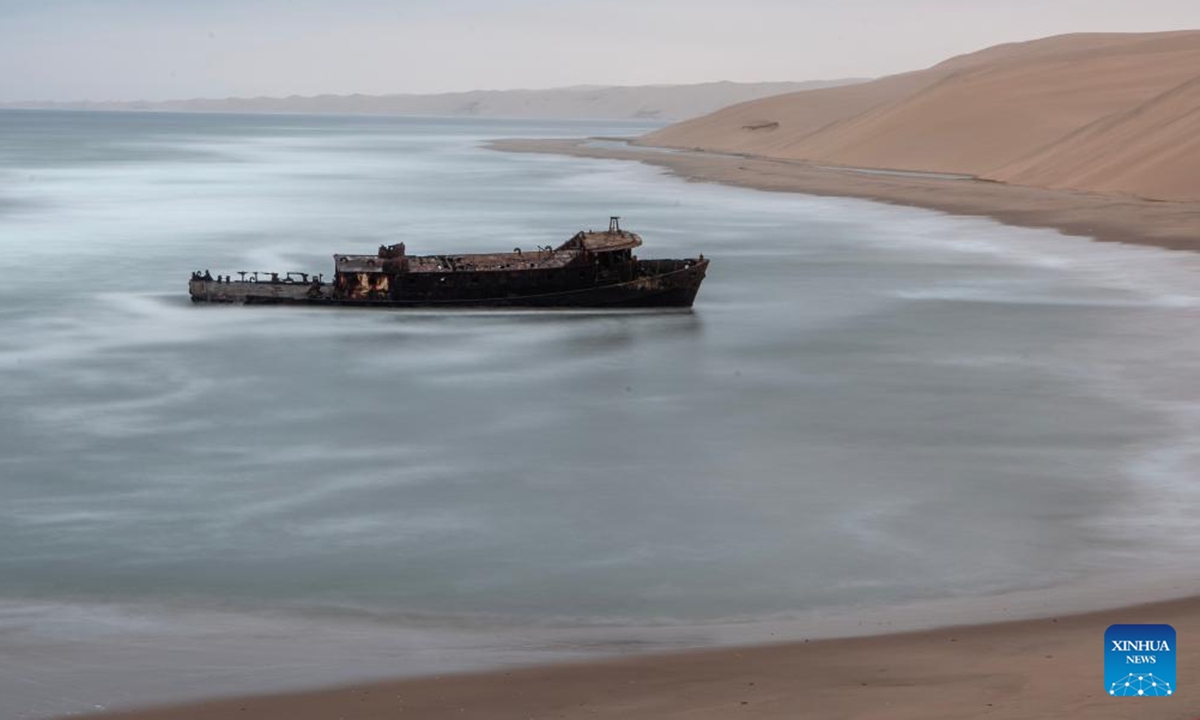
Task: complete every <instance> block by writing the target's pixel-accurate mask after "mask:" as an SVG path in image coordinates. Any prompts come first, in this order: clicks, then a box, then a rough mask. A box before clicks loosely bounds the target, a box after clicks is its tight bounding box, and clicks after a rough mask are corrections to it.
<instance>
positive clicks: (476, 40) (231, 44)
mask: <svg viewBox="0 0 1200 720" xmlns="http://www.w3.org/2000/svg"><path fill="white" fill-rule="evenodd" d="M1197 27H1200V0H1136V1H1135V0H820V1H818V0H737V1H732V0H607V1H601V0H557V1H554V2H551V1H550V0H508V1H502V0H493V1H490V2H489V1H485V0H436V1H434V0H338V1H334V0H187V1H185V0H0V100H76V99H93V100H99V99H117V100H133V99H151V100H153V99H170V98H188V97H225V96H230V95H238V96H248V95H290V94H305V95H308V94H317V93H326V92H328V93H353V92H361V93H389V92H441V91H450V90H472V89H504V88H514V87H534V88H540V87H553V86H560V85H574V84H581V83H597V84H622V85H624V84H649V83H679V82H703V81H708V80H742V81H755V80H809V79H821V78H837V77H849V76H874V75H883V74H888V73H892V72H898V71H902V70H910V69H915V68H919V67H924V66H927V65H930V64H933V63H935V62H937V61H939V60H942V59H944V58H946V57H949V56H951V55H956V54H959V53H963V52H969V51H972V50H976V49H979V48H982V47H984V46H987V45H993V44H996V43H1000V42H1008V41H1013V40H1024V39H1031V38H1035V37H1041V36H1044V35H1053V34H1058V33H1064V32H1079V31H1147V30H1169V29H1182V28H1197Z"/></svg>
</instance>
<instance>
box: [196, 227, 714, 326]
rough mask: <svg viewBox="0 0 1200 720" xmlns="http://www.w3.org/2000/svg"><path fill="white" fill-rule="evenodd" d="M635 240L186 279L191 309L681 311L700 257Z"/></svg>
mask: <svg viewBox="0 0 1200 720" xmlns="http://www.w3.org/2000/svg"><path fill="white" fill-rule="evenodd" d="M639 245H641V238H640V237H638V236H637V235H635V234H634V233H630V232H627V231H624V230H621V229H620V227H619V225H618V224H617V220H616V219H615V218H614V219H613V220H612V221H611V223H610V226H609V230H608V231H606V232H599V233H595V232H580V233H577V234H576V235H575V236H574V237H572V238H571V239H570V240H568V241H567V242H566V243H563V244H562V245H560V246H559V247H557V248H551V247H549V246H547V247H544V248H538V249H537V250H536V251H531V252H522V251H520V250H519V249H514V250H513V252H511V253H492V254H464V255H428V256H410V255H408V254H407V253H406V252H405V248H404V246H403V245H402V244H400V245H391V246H384V247H381V248H379V252H378V253H377V254H375V255H335V256H334V277H333V280H332V281H331V282H326V281H325V280H324V278H323V276H318V277H314V278H311V279H310V276H309V275H307V274H304V273H285V274H282V275H281V274H279V273H238V277H237V278H234V277H233V276H221V275H218V276H217V277H215V278H214V277H212V276H211V275H210V274H209V273H208V271H205V272H204V273H203V274H201V273H193V274H192V279H191V281H190V282H189V283H188V292H189V294H190V295H191V299H192V301H193V302H196V303H216V304H243V305H306V306H341V307H379V308H431V307H432V308H438V307H442V308H453V307H526V308H570V307H575V308H587V307H592V308H596V307H604V308H686V307H691V306H692V304H693V303H694V302H695V299H696V294H697V292H699V290H700V285H701V283H702V282H703V281H704V277H705V275H706V273H707V270H708V264H709V261H708V260H707V259H705V258H704V256H703V255H701V256H699V257H696V258H688V259H681V260H641V259H639V258H637V257H635V256H634V255H633V252H632V251H633V248H635V247H637V246H639Z"/></svg>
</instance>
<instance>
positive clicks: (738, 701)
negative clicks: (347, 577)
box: [90, 140, 1200, 720]
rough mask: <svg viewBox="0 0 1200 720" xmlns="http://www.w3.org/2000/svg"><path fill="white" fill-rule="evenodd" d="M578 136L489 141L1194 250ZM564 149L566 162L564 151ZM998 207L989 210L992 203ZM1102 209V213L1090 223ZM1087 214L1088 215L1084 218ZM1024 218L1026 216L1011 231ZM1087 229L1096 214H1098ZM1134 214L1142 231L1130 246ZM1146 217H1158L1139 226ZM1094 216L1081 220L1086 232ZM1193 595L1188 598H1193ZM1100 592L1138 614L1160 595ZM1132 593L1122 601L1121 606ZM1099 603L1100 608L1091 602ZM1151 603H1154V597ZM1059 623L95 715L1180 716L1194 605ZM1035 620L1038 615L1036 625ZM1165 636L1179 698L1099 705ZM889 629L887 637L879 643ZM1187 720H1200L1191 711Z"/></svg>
mask: <svg viewBox="0 0 1200 720" xmlns="http://www.w3.org/2000/svg"><path fill="white" fill-rule="evenodd" d="M584 142H586V141H579V140H564V141H524V140H513V141H494V142H492V143H490V144H489V146H490V147H493V148H495V149H498V150H507V151H516V152H534V153H551V154H567V155H574V156H578V157H593V158H597V159H627V160H639V161H642V162H646V163H648V164H651V165H655V166H658V167H662V168H665V169H667V170H668V171H670V172H672V173H674V174H676V175H680V176H682V177H684V178H685V179H689V180H693V181H704V182H720V183H724V184H730V185H735V186H740V187H747V188H752V189H758V190H768V191H776V192H802V193H808V194H814V195H827V196H842V197H855V198H861V199H869V200H877V201H882V202H888V203H893V204H900V205H909V206H917V207H925V208H930V209H935V210H941V211H945V212H950V213H954V214H962V215H983V216H988V217H992V218H995V219H997V220H1000V221H1001V222H1005V223H1007V224H1012V225H1018V226H1025V227H1042V228H1044V227H1050V228H1055V229H1058V230H1060V231H1062V232H1064V233H1065V234H1068V235H1081V236H1088V237H1092V238H1095V239H1098V240H1104V241H1109V242H1124V243H1128V244H1133V245H1146V246H1153V247H1159V248H1166V249H1174V250H1191V251H1195V250H1200V238H1197V237H1195V236H1192V235H1187V234H1186V233H1185V232H1183V230H1184V229H1186V226H1187V225H1189V224H1190V225H1192V226H1193V227H1194V226H1195V225H1196V224H1197V222H1198V221H1200V204H1183V203H1157V202H1150V201H1144V200H1134V199H1128V198H1112V197H1104V196H1096V195H1088V194H1081V193H1071V192H1059V191H1050V190H1038V189H1034V188H1020V187H1016V186H1008V185H1002V184H998V183H991V182H987V181H979V180H972V179H962V178H949V177H922V176H917V175H914V174H903V173H892V172H887V173H878V174H876V173H870V172H864V171H865V170H869V169H863V168H830V167H818V166H814V165H807V164H803V163H793V162H789V161H774V160H770V159H766V158H746V157H741V156H733V155H717V154H707V153H705V154H701V153H692V152H664V151H663V150H662V149H641V148H634V147H631V148H628V149H624V148H616V149H613V148H597V147H588V146H585V145H584V144H583V143H584ZM564 150H565V151H564ZM989 203H992V206H989ZM1093 213H1094V216H1095V217H1092V214H1093ZM1085 216H1086V217H1085ZM1010 217H1011V218H1015V219H1016V221H1013V220H1010V219H1009V218H1010ZM1089 218H1090V219H1089ZM1139 218H1142V219H1143V220H1145V222H1146V223H1147V224H1146V227H1147V228H1149V229H1148V230H1147V231H1146V232H1144V233H1139V234H1137V235H1136V237H1131V236H1129V235H1127V233H1128V232H1129V228H1131V227H1134V226H1137V225H1138V223H1139V222H1141V220H1139ZM1147 218H1149V219H1148V220H1147ZM1085 219H1086V220H1087V222H1088V225H1087V226H1086V227H1085V226H1084V225H1082V224H1079V223H1081V222H1083V220H1085ZM1189 591H1190V592H1193V593H1194V592H1195V590H1194V589H1189ZM1091 592H1094V593H1096V595H1098V596H1100V597H1105V598H1108V599H1109V600H1110V601H1113V602H1118V601H1117V600H1116V598H1117V597H1121V600H1120V601H1119V602H1130V599H1131V598H1132V597H1136V596H1141V597H1143V598H1145V597H1148V596H1149V597H1152V596H1154V593H1153V592H1148V591H1144V590H1143V591H1140V592H1133V591H1131V590H1128V589H1126V590H1125V591H1124V592H1123V593H1110V592H1108V591H1106V590H1104V589H1103V588H1092V590H1091ZM1122 595H1123V596H1122ZM1081 597H1086V598H1088V599H1090V600H1093V602H1092V603H1091V606H1092V607H1095V606H1096V605H1097V604H1099V605H1103V604H1104V602H1103V601H1099V602H1098V603H1097V602H1094V600H1095V596H1093V595H1090V594H1085V595H1083V596H1081ZM1158 597H1162V596H1161V595H1159V596H1158ZM1071 607H1073V608H1078V609H1079V611H1078V612H1077V611H1074V610H1072V611H1069V612H1068V611H1064V612H1063V614H1060V615H1058V616H1057V617H1041V618H1038V619H1015V620H1014V619H1009V618H1010V617H1012V616H1011V615H1008V613H1007V611H1005V612H995V613H994V614H993V617H992V618H990V619H986V620H983V621H981V622H979V623H972V624H961V619H960V618H955V617H953V614H951V613H947V614H945V615H943V616H941V621H940V622H939V623H937V625H938V627H937V628H936V629H929V630H915V631H905V632H900V633H893V632H891V631H890V630H888V629H887V628H884V627H876V628H873V631H874V632H875V633H877V634H866V635H858V636H849V637H840V638H834V639H821V640H812V641H808V640H790V641H787V642H775V641H765V642H760V643H758V644H753V645H738V646H728V645H726V646H719V647H715V648H707V649H699V650H682V651H669V652H665V651H664V652H655V653H654V654H644V655H643V654H636V655H624V656H616V657H608V658H601V659H595V660H591V659H589V660H583V661H578V660H568V661H562V662H558V663H555V664H546V665H537V666H531V667H521V668H515V669H514V668H502V669H496V670H488V671H482V672H467V673H461V674H460V673H454V674H444V675H432V676H420V677H405V678H400V679H395V680H386V681H381V682H361V683H354V684H349V685H342V686H338V687H332V688H326V689H320V688H318V689H307V690H297V691H290V692H282V693H270V694H255V695H251V696H241V697H232V698H225V699H211V700H201V701H196V702H188V703H183V704H171V705H162V706H155V707H149V708H144V709H140V710H137V709H135V710H125V711H118V712H112V713H105V714H100V715H94V716H90V717H95V718H97V720H99V719H100V718H106V719H108V720H150V719H151V718H154V719H156V720H157V719H162V720H209V719H215V718H227V717H249V718H259V719H262V720H275V719H276V718H278V719H280V720H282V719H283V718H296V719H298V720H305V719H306V718H314V719H315V718H330V717H339V718H345V719H346V720H354V719H356V718H362V719H365V718H380V717H394V716H400V717H403V716H411V717H421V718H435V719H436V718H449V717H454V718H463V717H466V718H472V717H474V718H502V719H503V718H527V717H562V718H575V717H596V716H600V717H622V718H626V717H628V718H671V717H680V718H682V717H686V718H691V719H700V720H705V719H707V718H714V719H715V718H722V719H723V718H727V717H742V716H744V717H754V718H794V717H797V716H798V715H802V716H803V717H806V718H807V717H815V718H824V717H829V718H889V719H891V718H897V719H899V720H904V719H905V718H912V719H914V720H915V719H916V718H922V719H924V718H936V717H945V718H973V717H979V718H984V717H986V718H1031V717H1047V718H1059V717H1076V716H1078V717H1089V718H1093V717H1094V718H1101V719H1103V718H1126V717H1128V718H1134V717H1136V718H1159V717H1161V718H1176V717H1189V715H1188V711H1189V708H1188V705H1187V704H1186V702H1187V701H1186V700H1181V699H1180V698H1181V697H1184V698H1186V697H1188V696H1189V695H1188V692H1187V690H1188V687H1189V686H1188V684H1187V683H1188V682H1189V681H1188V678H1189V677H1190V676H1191V675H1192V670H1193V669H1194V668H1196V667H1200V651H1196V650H1194V649H1193V648H1192V647H1191V643H1190V642H1189V638H1190V637H1195V636H1196V635H1197V634H1198V633H1200V596H1189V597H1186V598H1183V599H1178V600H1168V601H1162V602H1155V603H1152V604H1129V605H1126V606H1123V607H1119V608H1117V609H1109V610H1099V611H1095V610H1090V609H1088V603H1086V602H1079V603H1077V604H1074V605H1072V606H1071ZM1026 617H1028V616H1026ZM1131 622H1148V623H1168V624H1171V625H1174V626H1175V627H1176V629H1177V631H1178V633H1179V637H1180V640H1181V642H1182V646H1181V647H1180V648H1179V651H1178V652H1179V666H1180V667H1179V672H1180V678H1181V679H1182V681H1183V683H1184V685H1183V687H1182V688H1181V690H1182V692H1181V693H1179V694H1178V695H1176V696H1175V697H1172V698H1160V699H1155V700H1126V699H1114V698H1109V697H1107V696H1106V695H1105V694H1104V692H1103V669H1102V662H1103V661H1102V647H1103V634H1104V630H1105V628H1106V627H1107V626H1108V625H1109V624H1113V623H1131ZM878 633H883V634H878ZM1192 712H1194V710H1193V711H1192Z"/></svg>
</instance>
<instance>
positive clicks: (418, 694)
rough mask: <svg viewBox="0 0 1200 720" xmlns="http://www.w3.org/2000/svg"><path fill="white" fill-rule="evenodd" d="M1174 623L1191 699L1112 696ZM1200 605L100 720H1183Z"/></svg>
mask: <svg viewBox="0 0 1200 720" xmlns="http://www.w3.org/2000/svg"><path fill="white" fill-rule="evenodd" d="M1114 623H1167V624H1171V625H1173V626H1174V627H1175V628H1176V630H1177V632H1178V634H1179V637H1180V640H1181V644H1180V646H1179V648H1178V650H1177V655H1178V663H1179V677H1180V678H1182V679H1183V683H1184V684H1183V687H1182V688H1181V692H1179V693H1177V694H1176V695H1174V696H1173V697H1169V698H1154V699H1132V698H1111V697H1109V696H1107V695H1106V694H1105V692H1104V688H1103V677H1104V676H1103V651H1102V648H1103V635H1104V630H1105V628H1107V627H1108V626H1109V625H1111V624H1114ZM1197 635H1200V597H1192V598H1187V599H1183V600H1174V601H1167V602H1161V603H1154V604H1147V605H1138V606H1133V607H1128V608H1124V609H1119V610H1105V611H1100V612H1092V613H1084V614H1078V615H1065V616H1059V617H1050V618H1044V619H1039V620H1016V621H1006V622H999V623H991V624H981V625H970V626H951V627H946V628H940V629H936V630H923V631H917V632H908V633H900V634H889V635H873V636H864V637H855V638H848V639H830V640H815V641H811V642H809V641H792V642H787V643H779V644H765V645H757V646H750V647H728V648H719V649H706V650H693V651H684V652H676V653H670V654H656V655H637V656H626V657H618V658H613V659H603V660H594V661H584V662H568V663H560V664H555V665H545V666H537V667H527V668H517V669H506V670H493V671H487V672H476V673H463V674H452V675H438V676H429V677H417V678H407V679H399V680H392V681H383V682H370V683H359V684H354V685H347V686H342V687H335V688H328V689H317V690H304V691H297V692H288V693H276V694H269V695H258V696H250V697H234V698H226V699H219V700H207V701H201V702H196V703H189V704H184V705H175V706H158V707H149V708H143V709H139V710H132V711H122V712H115V713H107V714H101V715H94V716H89V717H93V718H95V719H96V720H100V719H101V718H103V719H104V720H151V719H152V718H153V719H154V720H216V719H217V718H222V719H223V718H230V717H246V718H254V719H255V720H284V719H285V718H286V719H289V720H307V719H310V718H311V719H312V720H316V719H317V718H333V717H337V718H342V719H343V720H366V719H367V718H382V717H401V716H407V717H419V718H433V719H434V720H436V719H438V718H451V717H453V718H496V719H499V720H504V719H507V718H513V719H516V718H530V717H554V718H582V717H589V718H591V717H621V718H634V719H635V720H636V719H638V718H646V719H650V718H655V719H657V718H672V717H679V718H684V717H686V718H689V719H693V720H708V719H710V718H711V719H713V720H716V719H718V718H721V719H723V718H728V717H752V718H795V717H797V716H798V713H800V714H802V715H803V717H806V718H889V720H893V719H894V720H906V719H912V720H917V719H921V720H924V719H926V718H956V719H962V718H989V719H990V720H996V719H1007V718H1013V719H1014V720H1015V719H1017V718H1022V719H1023V718H1036V717H1045V718H1062V717H1088V718H1099V719H1101V720H1104V719H1106V718H1183V717H1188V713H1189V707H1191V708H1192V710H1191V711H1190V712H1194V708H1195V703H1194V702H1190V701H1189V700H1188V699H1186V698H1189V697H1192V695H1191V693H1190V692H1189V686H1188V685H1187V684H1186V683H1187V682H1188V678H1193V677H1195V671H1196V670H1197V669H1198V668H1200V647H1197V646H1196V645H1195V644H1193V643H1191V642H1189V640H1188V639H1189V638H1193V637H1196V636H1197Z"/></svg>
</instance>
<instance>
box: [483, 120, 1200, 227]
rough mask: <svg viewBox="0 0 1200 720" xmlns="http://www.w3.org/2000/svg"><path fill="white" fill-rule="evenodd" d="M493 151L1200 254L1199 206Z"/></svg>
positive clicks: (672, 159)
mask: <svg viewBox="0 0 1200 720" xmlns="http://www.w3.org/2000/svg"><path fill="white" fill-rule="evenodd" d="M490 146H491V147H492V148H494V149H497V150H505V151H509V152H534V153H553V154H560V155H572V156H575V157H589V158H609V159H619V160H637V161H640V162H644V163H647V164H649V165H653V166H655V167H660V168H663V169H665V170H667V171H669V172H671V173H673V174H675V175H678V176H680V177H683V178H686V179H688V180H691V181H695V182H716V183H724V184H727V185H735V186H738V187H747V188H754V189H756V190H768V191H772V192H795V193H806V194H809V195H821V196H837V197H854V198H862V199H866V200H876V201H879V202H886V203H892V204H895V205H908V206H913V207H922V208H928V209H931V210H941V211H943V212H947V213H951V214H955V215H979V216H984V217H990V218H994V219H996V220H999V221H1001V222H1003V223H1006V224H1008V225H1016V226H1019V227H1031V228H1054V229H1056V230H1059V231H1061V232H1063V233H1065V234H1067V235H1077V236H1082V237H1091V238H1095V239H1096V240H1102V241H1106V242H1122V243H1129V244H1133V245H1148V246H1153V247H1161V248H1167V249H1171V250H1200V203H1192V202H1161V201H1155V200H1143V199H1139V198H1135V197H1123V196H1115V195H1101V194H1095V193H1087V192H1079V191H1070V190H1049V189H1041V188H1033V187H1024V186H1020V185H1007V184H1004V183H998V182H991V181H986V180H974V179H958V178H952V179H948V178H945V177H938V176H937V175H936V174H932V173H931V174H928V175H926V176H924V177H922V176H921V175H920V174H917V173H895V174H882V173H880V172H879V171H876V170H873V169H870V168H838V167H832V166H823V165H818V164H815V163H808V162H805V161H801V160H786V159H778V158H768V157H758V156H751V155H734V154H723V153H714V152H704V151H664V150H663V149H660V148H653V147H639V146H636V145H627V146H625V147H622V146H620V144H618V143H614V142H611V141H610V142H606V143H603V144H595V143H592V142H590V141H588V140H563V139H551V140H497V141H495V142H493V143H491V144H490Z"/></svg>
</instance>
